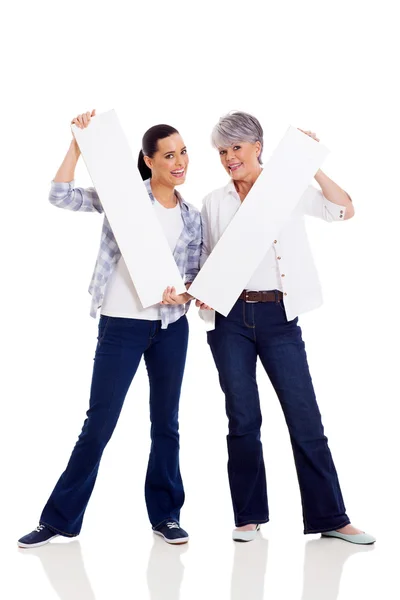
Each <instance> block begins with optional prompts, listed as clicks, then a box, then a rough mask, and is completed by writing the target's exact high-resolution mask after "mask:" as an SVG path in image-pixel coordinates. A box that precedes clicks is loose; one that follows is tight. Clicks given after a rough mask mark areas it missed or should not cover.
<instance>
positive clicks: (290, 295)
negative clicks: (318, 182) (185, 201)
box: [200, 180, 346, 330]
mask: <svg viewBox="0 0 400 600" xmlns="http://www.w3.org/2000/svg"><path fill="white" fill-rule="evenodd" d="M240 205H241V202H240V198H239V194H238V193H237V191H236V189H235V186H234V183H233V181H232V180H231V181H230V182H229V183H228V184H227V185H226V186H224V187H222V188H219V189H217V190H214V191H213V192H211V193H210V194H208V195H207V196H206V197H205V198H204V200H203V207H202V211H201V217H202V225H203V248H202V255H201V266H203V264H204V263H205V261H206V259H207V257H208V256H209V255H210V254H211V252H212V250H213V248H214V247H215V245H216V244H217V242H218V240H219V239H220V237H221V236H222V234H223V232H224V231H225V229H226V227H227V226H228V225H229V223H230V221H231V220H232V219H233V217H234V216H235V213H236V212H237V210H238V208H239V207H240ZM345 214H346V207H345V206H340V205H338V204H334V203H333V202H330V201H329V200H328V199H327V198H325V196H324V195H323V193H322V191H321V190H318V189H316V188H315V187H314V186H311V185H309V186H308V188H307V190H306V191H305V192H304V194H303V196H302V197H301V199H300V200H299V203H298V205H297V207H296V208H295V210H294V211H293V213H292V214H291V216H290V218H289V220H288V221H287V222H286V224H285V226H284V227H283V229H282V231H281V233H280V235H279V239H276V240H275V241H274V243H273V244H272V246H271V249H270V250H269V252H267V254H266V256H265V258H264V259H263V262H262V263H261V265H260V267H259V268H258V269H257V270H256V272H255V274H254V275H253V277H252V278H251V280H250V281H249V283H248V286H247V288H246V289H253V290H254V289H258V290H261V289H264V290H268V289H279V290H281V291H282V292H283V302H284V305H285V310H286V315H287V318H288V320H291V319H294V318H295V317H296V316H298V315H299V314H301V313H304V312H307V311H309V310H312V309H314V308H317V307H318V306H320V305H321V304H322V293H321V285H320V282H319V277H318V273H317V269H316V267H315V264H314V260H313V257H312V253H311V248H310V245H309V242H308V237H307V232H306V228H305V223H304V216H305V215H311V216H313V217H318V218H320V219H323V220H324V221H328V222H332V221H343V220H344V217H345ZM250 242H251V231H249V243H250ZM274 266H275V269H274V268H273V267H274ZM264 284H265V287H260V285H263V286H264ZM255 286H256V287H255ZM206 313H208V314H206ZM200 314H201V316H202V318H204V320H205V321H206V323H207V329H208V330H210V329H214V327H215V313H214V311H204V310H201V311H200Z"/></svg>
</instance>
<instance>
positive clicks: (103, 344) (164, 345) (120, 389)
mask: <svg viewBox="0 0 400 600" xmlns="http://www.w3.org/2000/svg"><path fill="white" fill-rule="evenodd" d="M187 343H188V322H187V319H186V316H183V317H181V318H180V319H179V320H178V321H176V322H175V323H171V324H170V325H169V326H168V328H167V329H161V321H145V320H138V319H124V318H116V317H106V316H101V318H100V323H99V335H98V343H97V348H96V354H95V359H94V369H93V377H92V385H91V393H90V404H89V410H88V411H87V413H86V414H87V418H86V420H85V422H84V424H83V428H82V432H81V434H80V436H79V438H78V441H77V443H76V445H75V448H74V450H73V452H72V455H71V457H70V459H69V462H68V465H67V468H66V470H65V471H64V473H63V474H62V475H61V477H60V479H59V480H58V482H57V484H56V486H55V488H54V490H53V492H52V494H51V496H50V498H49V500H48V501H47V504H46V506H45V507H44V510H43V512H42V515H41V518H40V523H42V524H44V525H47V526H48V527H50V528H51V529H53V530H54V531H57V532H58V533H61V534H62V535H66V536H75V535H78V534H79V532H80V530H81V527H82V521H83V516H84V513H85V510H86V506H87V504H88V502H89V498H90V496H91V493H92V491H93V487H94V484H95V481H96V477H97V472H98V469H99V464H100V459H101V457H102V454H103V451H104V448H105V447H106V445H107V442H108V441H109V439H110V438H111V435H112V433H113V431H114V428H115V426H116V424H117V421H118V417H119V415H120V412H121V409H122V405H123V403H124V400H125V396H126V394H127V392H128V389H129V386H130V384H131V382H132V379H133V377H134V375H135V373H136V370H137V368H138V366H139V363H140V360H141V358H142V356H144V360H145V363H146V367H147V371H148V375H149V381H150V420H151V450H150V457H149V463H148V469H147V474H146V483H145V498H146V505H147V511H148V514H149V518H150V522H151V524H152V526H153V527H157V526H158V525H160V524H162V523H163V522H165V521H168V520H173V521H178V522H179V516H180V509H181V507H182V505H183V502H184V490H183V484H182V479H181V474H180V470H179V427H178V408H179V397H180V391H181V384H182V378H183V371H184V367H185V360H186V351H187Z"/></svg>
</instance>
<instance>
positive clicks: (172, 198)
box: [150, 178, 178, 208]
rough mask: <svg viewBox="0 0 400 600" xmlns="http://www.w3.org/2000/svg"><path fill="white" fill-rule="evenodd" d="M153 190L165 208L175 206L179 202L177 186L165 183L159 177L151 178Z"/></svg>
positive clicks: (155, 196)
mask: <svg viewBox="0 0 400 600" xmlns="http://www.w3.org/2000/svg"><path fill="white" fill-rule="evenodd" d="M150 187H151V191H152V192H153V196H154V198H155V199H156V200H157V202H159V203H160V204H162V206H164V207H165V208H174V206H176V205H177V203H178V198H177V197H176V194H175V188H173V187H171V186H168V185H165V183H162V182H160V181H157V179H154V178H152V179H151V180H150Z"/></svg>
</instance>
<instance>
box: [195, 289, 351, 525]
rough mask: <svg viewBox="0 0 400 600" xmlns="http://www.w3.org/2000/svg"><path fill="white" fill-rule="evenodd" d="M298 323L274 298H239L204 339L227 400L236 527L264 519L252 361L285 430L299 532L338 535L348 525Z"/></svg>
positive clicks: (264, 494) (258, 415)
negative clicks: (275, 403) (263, 374)
mask: <svg viewBox="0 0 400 600" xmlns="http://www.w3.org/2000/svg"><path fill="white" fill-rule="evenodd" d="M297 321H298V319H297V318H296V319H294V320H292V321H288V320H287V318H286V313H285V308H284V305H283V303H282V302H280V301H279V299H277V301H276V302H265V303H261V302H260V303H246V302H244V301H243V300H238V302H236V304H235V306H234V307H233V308H232V310H231V312H230V313H229V315H228V316H227V317H223V316H222V315H220V314H217V315H216V327H215V329H214V330H213V331H210V332H208V334H207V336H208V343H209V345H210V347H211V351H212V354H213V357H214V361H215V364H216V367H217V369H218V372H219V380H220V384H221V387H222V390H223V392H224V393H225V399H226V412H227V416H228V420H229V430H228V431H229V433H228V436H227V443H228V457H229V458H228V475H229V484H230V489H231V495H232V503H233V511H234V517H235V524H236V526H237V527H239V526H241V525H246V524H249V523H266V522H267V521H268V520H269V512H268V499H267V485H266V478H265V467H264V459H263V450H262V443H261V436H260V428H261V410H260V400H259V395H258V388H257V381H256V363H257V357H259V358H260V360H261V363H262V365H263V367H264V369H265V371H266V372H267V375H268V377H269V379H270V380H271V383H272V385H273V387H274V389H275V392H276V394H277V396H278V398H279V401H280V403H281V406H282V410H283V413H284V416H285V420H286V423H287V426H288V429H289V433H290V440H291V444H292V449H293V455H294V460H295V465H296V470H297V476H298V481H299V486H300V493H301V499H302V507H303V521H304V533H318V532H322V531H329V530H331V529H338V528H340V527H344V526H345V525H347V524H348V523H349V522H350V521H349V518H348V516H347V515H346V512H345V510H346V509H345V506H344V503H343V498H342V494H341V491H340V486H339V481H338V477H337V473H336V470H335V466H334V464H333V460H332V456H331V452H330V450H329V447H328V440H327V438H326V436H325V435H324V428H323V426H322V422H321V414H320V412H319V409H318V405H317V401H316V398H315V393H314V389H313V385H312V380H311V376H310V372H309V368H308V363H307V356H306V351H305V347H304V342H303V340H302V336H301V329H300V327H299V326H298V324H297Z"/></svg>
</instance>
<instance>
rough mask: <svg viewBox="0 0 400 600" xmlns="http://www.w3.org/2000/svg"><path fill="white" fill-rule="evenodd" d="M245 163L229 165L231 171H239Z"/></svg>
mask: <svg viewBox="0 0 400 600" xmlns="http://www.w3.org/2000/svg"><path fill="white" fill-rule="evenodd" d="M242 164H243V163H235V164H234V165H228V169H229V170H230V171H237V170H238V169H239V168H240V167H241V166H242Z"/></svg>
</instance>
